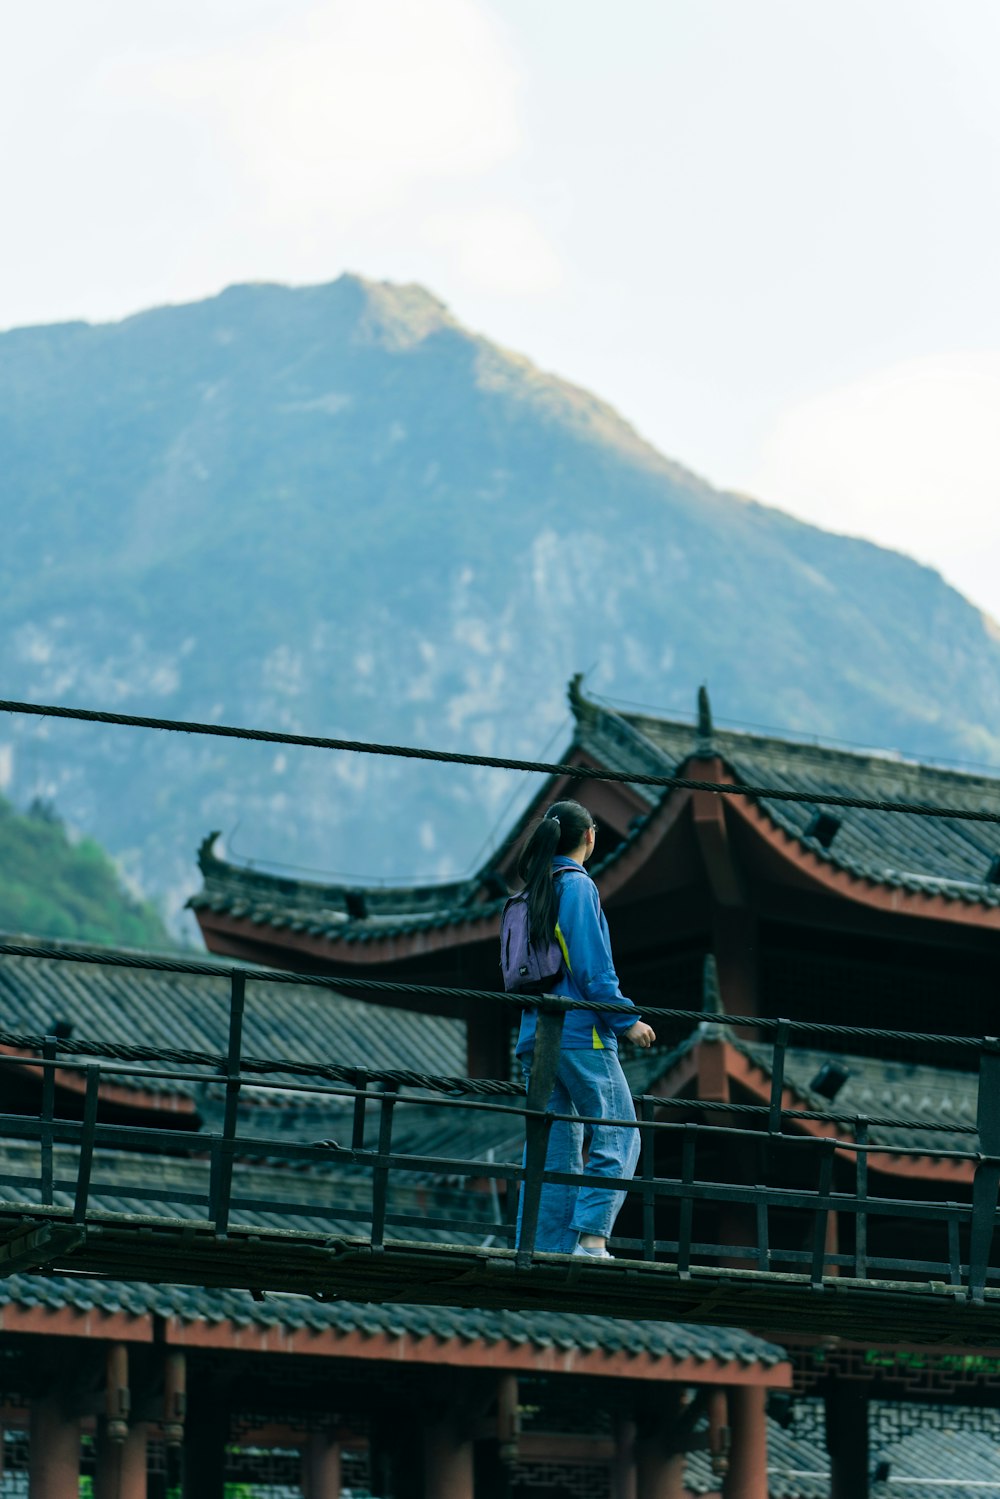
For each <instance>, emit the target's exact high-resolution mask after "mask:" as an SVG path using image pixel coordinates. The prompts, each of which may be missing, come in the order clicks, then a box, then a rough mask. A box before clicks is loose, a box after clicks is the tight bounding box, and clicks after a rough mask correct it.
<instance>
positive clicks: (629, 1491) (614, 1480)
mask: <svg viewBox="0 0 1000 1499" xmlns="http://www.w3.org/2000/svg"><path fill="white" fill-rule="evenodd" d="M614 1434H615V1455H614V1458H613V1460H612V1463H611V1499H638V1496H637V1494H636V1487H635V1480H636V1471H635V1450H636V1423H635V1421H633V1420H632V1419H631V1418H630V1417H628V1416H616V1418H615V1423H614Z"/></svg>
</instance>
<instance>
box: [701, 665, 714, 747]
mask: <svg viewBox="0 0 1000 1499" xmlns="http://www.w3.org/2000/svg"><path fill="white" fill-rule="evenodd" d="M713 734H714V728H713V724H712V703H711V700H710V699H709V696H708V683H707V682H702V684H701V686H700V687H699V688H698V745H697V753H698V754H699V755H712V754H714V753H715V745H714V743H713Z"/></svg>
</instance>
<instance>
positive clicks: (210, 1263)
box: [0, 1206, 1000, 1348]
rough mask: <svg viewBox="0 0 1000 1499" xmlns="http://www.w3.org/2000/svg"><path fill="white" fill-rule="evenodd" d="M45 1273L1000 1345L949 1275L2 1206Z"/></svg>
mask: <svg viewBox="0 0 1000 1499" xmlns="http://www.w3.org/2000/svg"><path fill="white" fill-rule="evenodd" d="M39 1271H42V1272H52V1273H58V1274H79V1275H88V1276H98V1277H101V1278H107V1279H115V1280H140V1281H147V1282H152V1283H173V1284H188V1285H200V1286H212V1287H230V1288H234V1287H235V1288H244V1289H246V1290H249V1291H252V1292H254V1293H255V1294H267V1293H269V1292H292V1293H296V1294H300V1295H306V1296H313V1297H317V1298H320V1299H324V1300H334V1299H340V1300H349V1301H371V1302H378V1303H382V1302H407V1303H411V1304H421V1303H424V1304H431V1305H443V1306H461V1307H488V1308H506V1309H512V1310H517V1311H522V1312H530V1311H531V1310H534V1309H537V1310H544V1311H561V1312H579V1311H580V1310H581V1308H586V1309H587V1310H589V1311H593V1309H594V1308H595V1307H596V1306H599V1307H600V1309H601V1311H602V1313H603V1314H605V1315H607V1316H610V1317H629V1318H642V1319H656V1320H663V1321H684V1322H707V1323H713V1324H716V1325H720V1326H726V1325H736V1326H740V1327H745V1328H749V1329H751V1330H753V1331H757V1332H761V1333H765V1334H772V1335H775V1336H780V1335H781V1334H789V1333H793V1332H801V1331H802V1329H803V1328H804V1327H808V1329H809V1330H810V1332H814V1333H820V1334H825V1335H830V1336H840V1337H845V1338H852V1339H857V1338H859V1337H863V1338H864V1339H865V1340H868V1341H876V1342H881V1343H918V1344H927V1345H934V1344H938V1345H945V1344H946V1345H949V1346H976V1347H978V1348H984V1347H998V1346H1000V1290H997V1289H993V1288H992V1287H991V1288H987V1289H986V1291H985V1292H984V1294H983V1296H982V1299H976V1300H973V1298H972V1297H971V1295H970V1294H969V1293H968V1291H967V1290H966V1289H965V1288H963V1287H960V1286H949V1285H946V1284H945V1283H944V1282H940V1281H931V1282H908V1281H891V1280H872V1279H865V1280H858V1279H855V1278H852V1277H850V1276H846V1275H840V1276H829V1275H828V1276H825V1277H824V1278H823V1279H822V1281H821V1282H820V1283H819V1284H814V1283H813V1282H812V1281H811V1279H810V1277H809V1276H808V1275H805V1274H802V1275H799V1274H789V1273H783V1272H776V1271H757V1270H739V1269H719V1268H710V1267H706V1266H693V1267H692V1268H691V1269H690V1270H689V1271H687V1272H684V1273H680V1272H679V1271H678V1270H677V1268H676V1266H673V1265H670V1264H663V1263H648V1262H645V1261H636V1260H629V1259H624V1258H619V1259H616V1260H613V1261H587V1260H584V1259H581V1258H579V1257H577V1258H573V1257H571V1256H567V1255H556V1254H537V1255H536V1256H535V1257H534V1259H533V1261H532V1263H531V1264H529V1265H518V1264H517V1263H516V1256H515V1252H514V1251H513V1250H509V1249H495V1248H489V1249H482V1248H473V1247H465V1246H461V1245H450V1244H445V1245H442V1244H430V1243H419V1242H415V1241H407V1242H392V1241H388V1242H386V1243H385V1244H384V1245H382V1246H374V1247H373V1245H372V1243H371V1241H370V1240H368V1239H365V1238H360V1237H359V1238H324V1237H322V1236H318V1235H312V1234H308V1233H302V1232H295V1231H291V1230H282V1229H252V1230H251V1229H245V1228H240V1227H233V1228H230V1229H229V1230H228V1232H227V1233H226V1234H224V1235H222V1234H218V1233H216V1232H215V1231H214V1229H213V1228H212V1226H211V1225H202V1224H190V1223H188V1224H182V1223H179V1222H177V1221H171V1220H169V1219H164V1218H153V1217H149V1218H139V1217H125V1216H123V1215H115V1214H101V1213H93V1214H91V1215H88V1218H87V1221H86V1222H85V1223H75V1222H73V1219H72V1214H71V1213H70V1212H69V1211H68V1210H60V1209H58V1208H36V1209H34V1210H31V1211H24V1210H18V1209H15V1208H12V1207H10V1206H4V1207H3V1209H2V1210H0V1275H11V1274H16V1273H19V1272H20V1273H27V1272H34V1273H38V1272H39Z"/></svg>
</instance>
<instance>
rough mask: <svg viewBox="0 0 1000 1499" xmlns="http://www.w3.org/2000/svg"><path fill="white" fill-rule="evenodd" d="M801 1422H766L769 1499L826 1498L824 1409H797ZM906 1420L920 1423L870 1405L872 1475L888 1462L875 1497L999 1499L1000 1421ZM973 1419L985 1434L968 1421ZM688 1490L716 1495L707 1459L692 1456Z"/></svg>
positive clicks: (814, 1404)
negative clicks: (909, 1425)
mask: <svg viewBox="0 0 1000 1499" xmlns="http://www.w3.org/2000/svg"><path fill="white" fill-rule="evenodd" d="M795 1409H796V1412H797V1413H798V1414H799V1416H800V1419H799V1420H798V1421H794V1422H793V1424H792V1425H791V1426H790V1427H789V1428H788V1429H787V1430H785V1429H784V1428H782V1427H781V1426H779V1425H778V1424H777V1422H775V1421H770V1420H769V1421H768V1423H767V1425H768V1430H767V1491H768V1495H769V1499H829V1495H830V1459H829V1456H828V1454H827V1451H826V1446H825V1444H824V1441H823V1438H822V1435H821V1434H817V1433H822V1430H823V1424H822V1423H823V1416H822V1406H821V1404H820V1402H818V1401H813V1400H801V1401H797V1402H796V1406H795ZM903 1409H904V1410H905V1412H906V1414H907V1416H908V1417H911V1418H916V1422H920V1417H921V1412H923V1422H922V1424H919V1425H916V1424H915V1426H914V1429H913V1430H906V1429H905V1428H900V1427H899V1425H898V1414H899V1410H900V1407H898V1406H895V1407H894V1406H891V1405H888V1404H886V1403H883V1402H882V1401H878V1400H874V1401H872V1402H871V1404H870V1405H869V1408H868V1410H869V1446H870V1456H871V1461H870V1464H869V1466H870V1468H871V1469H874V1467H875V1465H876V1463H878V1462H881V1461H886V1462H888V1463H889V1464H890V1472H889V1478H888V1481H884V1482H882V1483H879V1484H873V1486H872V1494H873V1495H874V1494H885V1495H887V1496H889V1495H891V1496H892V1499H996V1496H998V1495H1000V1465H998V1462H997V1442H998V1439H1000V1415H998V1412H996V1411H995V1410H991V1409H982V1410H977V1411H975V1412H974V1413H973V1412H970V1411H968V1410H963V1409H961V1408H958V1409H956V1408H955V1407H948V1406H924V1407H921V1406H919V1405H911V1406H907V1407H904V1408H903ZM966 1416H973V1420H974V1422H975V1423H976V1424H977V1425H979V1426H980V1427H981V1429H980V1430H976V1429H973V1428H972V1426H971V1425H970V1424H968V1423H966V1421H965V1420H964V1418H965V1417H966ZM685 1485H686V1487H687V1489H688V1491H689V1492H690V1493H692V1494H698V1495H702V1494H717V1493H718V1492H719V1487H720V1480H719V1479H718V1478H717V1477H716V1476H715V1475H713V1473H712V1471H711V1467H710V1463H709V1456H708V1453H707V1452H693V1453H691V1454H690V1455H689V1457H688V1459H687V1463H686V1473H685Z"/></svg>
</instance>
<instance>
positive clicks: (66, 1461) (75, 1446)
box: [28, 1395, 80, 1499]
mask: <svg viewBox="0 0 1000 1499" xmlns="http://www.w3.org/2000/svg"><path fill="white" fill-rule="evenodd" d="M79 1489H80V1423H79V1421H77V1420H73V1419H70V1418H68V1417H67V1416H66V1414H65V1412H64V1411H63V1408H62V1402H61V1401H60V1400H59V1398H58V1397H57V1396H54V1395H46V1396H42V1397H40V1398H39V1399H37V1400H33V1401H32V1402H31V1433H30V1452H29V1457H28V1496H29V1499H77V1495H78V1493H79Z"/></svg>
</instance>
